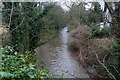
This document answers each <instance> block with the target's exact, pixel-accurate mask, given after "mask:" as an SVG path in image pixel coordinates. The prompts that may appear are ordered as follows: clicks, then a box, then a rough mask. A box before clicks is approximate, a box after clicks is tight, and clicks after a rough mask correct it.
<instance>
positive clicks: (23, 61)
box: [0, 46, 59, 80]
mask: <svg viewBox="0 0 120 80" xmlns="http://www.w3.org/2000/svg"><path fill="white" fill-rule="evenodd" d="M1 50H2V53H3V54H2V59H1V63H0V65H1V68H0V78H1V79H2V80H6V79H27V80H28V79H42V78H51V77H52V78H53V77H58V76H59V75H55V74H53V73H52V72H50V71H49V70H46V69H43V68H42V67H43V64H41V68H40V69H38V68H37V64H36V55H35V54H33V53H32V52H31V51H26V52H25V53H24V54H21V53H18V52H16V51H15V50H14V49H13V48H12V47H10V46H6V47H4V48H1Z"/></svg>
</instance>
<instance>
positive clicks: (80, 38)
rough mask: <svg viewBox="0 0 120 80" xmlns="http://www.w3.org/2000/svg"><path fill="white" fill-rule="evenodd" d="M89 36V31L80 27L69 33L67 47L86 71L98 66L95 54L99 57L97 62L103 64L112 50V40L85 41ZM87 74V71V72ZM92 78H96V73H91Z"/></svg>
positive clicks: (95, 39) (96, 39)
mask: <svg viewBox="0 0 120 80" xmlns="http://www.w3.org/2000/svg"><path fill="white" fill-rule="evenodd" d="M90 34H91V29H90V28H88V27H84V26H81V27H79V28H77V29H75V30H73V31H71V32H70V36H69V42H68V46H69V49H70V50H71V51H73V53H77V59H78V60H79V61H80V63H81V65H83V66H84V67H85V68H86V69H88V68H89V67H91V66H92V67H94V66H98V65H99V63H98V61H97V59H96V56H95V54H97V55H98V56H99V60H100V61H101V62H104V60H105V59H108V56H109V51H110V50H112V42H113V41H114V39H113V38H94V39H87V37H88V36H89V35H90ZM88 72H89V71H88ZM91 74H94V75H92V76H94V77H95V76H96V75H97V73H96V72H92V73H91Z"/></svg>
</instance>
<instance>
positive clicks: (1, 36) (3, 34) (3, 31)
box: [0, 25, 10, 46]
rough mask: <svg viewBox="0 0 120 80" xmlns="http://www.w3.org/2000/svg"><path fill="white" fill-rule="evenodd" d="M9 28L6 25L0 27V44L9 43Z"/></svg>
mask: <svg viewBox="0 0 120 80" xmlns="http://www.w3.org/2000/svg"><path fill="white" fill-rule="evenodd" d="M9 40H10V39H9V30H8V28H6V27H5V26H4V25H2V26H1V27H0V43H1V44H0V45H2V46H4V45H6V44H8V43H9Z"/></svg>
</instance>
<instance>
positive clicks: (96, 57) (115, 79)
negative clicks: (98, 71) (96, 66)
mask: <svg viewBox="0 0 120 80" xmlns="http://www.w3.org/2000/svg"><path fill="white" fill-rule="evenodd" d="M95 55H96V58H97V61H98V62H99V63H100V64H101V65H102V66H103V67H104V68H105V70H106V71H107V72H108V74H109V75H110V76H111V77H112V78H113V79H114V80H117V79H116V78H115V76H114V75H113V74H112V73H111V72H110V71H109V70H108V69H107V67H106V66H105V65H104V64H103V63H101V61H100V60H99V59H98V55H97V54H96V53H95Z"/></svg>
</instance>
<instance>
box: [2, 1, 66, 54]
mask: <svg viewBox="0 0 120 80" xmlns="http://www.w3.org/2000/svg"><path fill="white" fill-rule="evenodd" d="M3 4H4V7H3V9H2V13H3V21H4V22H5V23H6V24H9V20H10V19H9V18H10V13H11V8H12V4H13V12H12V18H11V25H10V39H11V45H12V46H13V47H14V49H15V50H17V51H19V52H24V51H27V50H30V51H33V50H34V49H35V48H36V47H38V46H39V45H40V44H42V43H43V41H48V40H49V39H51V37H53V36H54V34H53V33H51V34H49V35H46V34H45V33H46V32H48V33H49V32H52V31H53V32H56V31H58V30H59V29H60V28H61V27H62V26H63V25H64V24H65V21H64V11H63V9H62V8H61V7H60V6H59V5H57V4H56V3H53V2H48V3H44V2H43V3H39V2H24V3H20V2H13V3H11V2H8V3H6V2H3ZM38 4H39V5H38ZM49 36H50V37H49ZM44 37H48V38H44ZM46 39H47V40H46ZM41 40H42V41H41Z"/></svg>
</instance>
